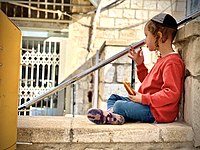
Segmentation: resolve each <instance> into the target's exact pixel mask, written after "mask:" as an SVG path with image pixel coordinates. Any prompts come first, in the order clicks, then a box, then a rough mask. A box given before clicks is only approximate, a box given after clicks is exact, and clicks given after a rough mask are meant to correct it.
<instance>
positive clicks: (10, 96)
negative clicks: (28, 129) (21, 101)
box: [0, 10, 21, 150]
mask: <svg viewBox="0 0 200 150" xmlns="http://www.w3.org/2000/svg"><path fill="white" fill-rule="evenodd" d="M20 42H21V32H20V30H19V29H18V28H17V27H16V26H15V25H14V24H13V23H12V22H11V21H10V20H9V19H8V17H7V16H6V15H5V14H4V13H3V12H2V11H1V10H0V149H1V150H2V149H9V150H11V149H16V138H17V104H18V89H19V85H18V84H19V70H20V69H19V68H20Z"/></svg>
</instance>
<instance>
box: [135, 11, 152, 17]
mask: <svg viewBox="0 0 200 150" xmlns="http://www.w3.org/2000/svg"><path fill="white" fill-rule="evenodd" d="M148 16H149V14H148V11H147V10H136V14H135V18H136V19H148Z"/></svg>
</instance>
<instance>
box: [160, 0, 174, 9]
mask: <svg viewBox="0 0 200 150" xmlns="http://www.w3.org/2000/svg"><path fill="white" fill-rule="evenodd" d="M169 6H171V1H168V0H165V1H158V3H157V9H158V10H161V11H162V10H165V9H166V8H167V7H169Z"/></svg>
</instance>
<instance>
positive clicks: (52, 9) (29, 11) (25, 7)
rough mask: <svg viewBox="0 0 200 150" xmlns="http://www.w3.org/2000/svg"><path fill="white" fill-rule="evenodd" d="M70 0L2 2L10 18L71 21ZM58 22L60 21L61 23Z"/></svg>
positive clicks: (2, 7)
mask: <svg viewBox="0 0 200 150" xmlns="http://www.w3.org/2000/svg"><path fill="white" fill-rule="evenodd" d="M71 7H72V5H70V0H18V1H8V2H1V9H2V10H3V12H4V13H5V14H6V15H7V16H8V17H20V18H37V19H59V20H70V19H71V18H70V17H69V15H67V14H71V9H72V8H71ZM59 20H58V21H59Z"/></svg>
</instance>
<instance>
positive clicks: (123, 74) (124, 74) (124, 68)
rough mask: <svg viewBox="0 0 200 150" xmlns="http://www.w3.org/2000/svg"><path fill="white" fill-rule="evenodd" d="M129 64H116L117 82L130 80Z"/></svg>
mask: <svg viewBox="0 0 200 150" xmlns="http://www.w3.org/2000/svg"><path fill="white" fill-rule="evenodd" d="M131 69H132V67H131V65H118V66H117V82H121V83H122V82H123V81H129V82H130V81H131Z"/></svg>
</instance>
